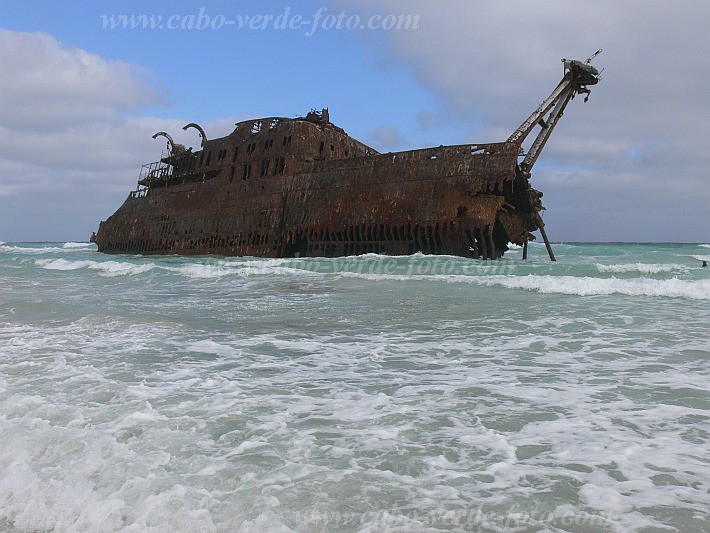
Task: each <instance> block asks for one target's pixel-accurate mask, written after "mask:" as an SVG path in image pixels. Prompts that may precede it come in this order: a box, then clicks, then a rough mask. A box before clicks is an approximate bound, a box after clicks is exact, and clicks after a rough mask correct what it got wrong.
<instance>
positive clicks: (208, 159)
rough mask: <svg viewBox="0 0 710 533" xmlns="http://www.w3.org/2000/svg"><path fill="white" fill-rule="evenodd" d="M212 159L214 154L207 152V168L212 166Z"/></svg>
mask: <svg viewBox="0 0 710 533" xmlns="http://www.w3.org/2000/svg"><path fill="white" fill-rule="evenodd" d="M210 159H212V152H207V162H206V163H205V166H210Z"/></svg>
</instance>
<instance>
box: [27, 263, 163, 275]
mask: <svg viewBox="0 0 710 533" xmlns="http://www.w3.org/2000/svg"><path fill="white" fill-rule="evenodd" d="M35 263H36V264H37V266H40V267H42V268H46V269H47V270H79V269H82V268H88V269H91V270H98V271H99V273H100V274H101V275H104V276H109V277H113V276H130V275H136V274H143V273H144V272H148V271H149V270H152V269H153V268H155V264H153V263H146V264H142V265H136V264H133V263H123V262H119V261H105V262H98V261H68V260H66V259H38V260H37V261H36V262H35Z"/></svg>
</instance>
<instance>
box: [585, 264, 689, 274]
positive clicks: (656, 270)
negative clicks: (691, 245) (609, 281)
mask: <svg viewBox="0 0 710 533" xmlns="http://www.w3.org/2000/svg"><path fill="white" fill-rule="evenodd" d="M594 266H595V267H596V269H597V270H598V271H599V272H640V273H641V274H660V273H661V272H673V271H674V270H680V271H683V272H684V271H687V270H688V269H687V267H685V266H684V265H679V264H666V265H661V264H648V263H628V264H620V265H603V264H601V263H596V264H595V265H594Z"/></svg>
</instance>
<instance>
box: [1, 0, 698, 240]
mask: <svg viewBox="0 0 710 533" xmlns="http://www.w3.org/2000/svg"><path fill="white" fill-rule="evenodd" d="M121 15H125V16H126V17H133V19H132V20H133V21H135V23H136V26H135V27H133V28H130V27H124V26H123V25H122V24H123V21H124V20H125V21H127V23H128V24H129V25H130V21H131V19H130V18H125V19H121V18H120V16H121ZM141 16H145V18H141ZM151 17H152V18H151ZM299 17H300V19H299ZM396 17H404V18H403V19H402V20H403V25H404V26H406V25H407V22H409V27H402V28H399V29H398V28H397V27H396V24H395V25H393V22H392V21H394V20H396ZM112 21H113V24H112ZM144 21H145V26H144V25H143V22H144ZM112 25H113V26H114V27H112ZM392 25H393V26H392ZM151 26H154V27H151ZM390 26H392V27H390ZM708 28H710V2H708V1H707V0H677V1H673V2H671V1H654V0H627V1H623V2H620V1H618V0H615V1H610V0H600V1H596V2H586V1H583V0H579V1H577V0H555V1H546V0H539V1H535V2H530V1H499V0H490V1H479V0H461V1H457V0H453V1H447V2H431V1H419V0H412V1H409V2H401V1H397V0H378V1H374V0H317V1H306V0H301V1H290V2H289V1H286V2H279V1H242V2H208V1H201V2H197V3H193V2H184V1H179V0H171V1H170V2H167V1H154V2H150V3H138V2H121V1H116V2H110V1H107V2H76V1H70V0H69V1H63V2H54V1H33V0H28V1H25V2H22V3H20V2H12V3H6V4H4V5H3V9H2V11H1V12H0V241H5V242H14V241H86V240H88V238H89V236H90V234H91V232H92V231H96V230H97V229H98V226H99V222H100V221H101V220H105V219H106V218H107V217H108V216H110V215H111V214H112V213H113V212H114V211H115V210H116V209H117V208H118V207H119V206H120V205H121V203H122V202H123V201H124V200H125V198H126V196H127V195H128V192H129V191H130V190H133V189H134V188H135V187H136V182H137V179H138V173H139V170H140V167H141V165H142V164H144V163H148V162H152V161H156V160H158V159H159V157H160V153H161V150H162V149H163V148H164V139H161V138H159V139H157V140H154V139H152V138H151V136H152V135H153V134H154V133H155V132H157V131H167V132H169V133H171V134H172V135H173V137H175V140H176V141H177V142H181V143H183V144H185V145H187V146H194V147H195V148H196V149H197V148H199V138H198V137H197V133H196V131H195V130H194V129H193V130H188V132H183V131H182V126H183V125H185V124H187V123H188V122H197V123H199V124H200V125H201V126H202V127H203V128H204V129H205V131H206V133H207V136H208V138H216V137H220V136H223V135H227V134H229V133H230V132H231V131H232V130H233V128H234V124H235V123H236V122H238V121H240V120H246V119H250V118H259V117H265V116H286V117H295V116H304V115H305V114H306V113H307V112H308V111H309V110H311V109H320V108H322V107H328V108H329V110H330V118H331V121H333V122H334V123H335V124H337V125H338V126H340V127H342V128H344V129H345V131H346V132H347V133H348V134H350V135H351V136H353V137H355V138H357V139H359V140H361V141H363V142H365V143H366V144H369V145H370V146H372V147H374V148H376V149H377V150H379V151H381V152H390V151H399V150H408V149H415V148H423V147H427V146H439V145H442V144H443V145H447V144H466V143H476V142H479V143H483V142H497V141H503V140H505V139H506V138H507V137H508V136H509V135H510V134H511V133H512V132H513V131H514V130H515V129H516V128H517V127H518V125H519V124H520V123H521V122H523V120H525V118H527V116H528V115H529V114H530V113H531V112H532V111H533V110H534V109H535V108H536V107H537V106H538V105H539V104H540V102H541V101H542V100H543V99H544V98H546V97H547V95H548V94H549V93H550V92H551V91H552V89H553V88H554V87H555V86H556V85H557V83H558V82H559V80H560V79H561V77H562V74H563V71H562V68H563V67H562V63H561V61H560V60H561V59H562V58H572V59H582V60H584V59H585V58H587V57H588V56H589V55H591V54H592V53H593V52H594V51H596V50H597V49H599V48H601V49H603V52H602V54H600V55H599V56H598V57H597V58H595V60H594V65H595V66H596V67H597V68H599V69H604V70H603V72H602V81H601V82H600V83H599V84H598V85H596V86H594V87H592V93H591V95H590V98H589V101H588V102H587V103H584V102H583V98H581V97H578V98H575V99H574V100H573V101H572V102H571V103H570V105H569V106H568V107H567V110H566V111H565V114H564V117H563V118H562V119H561V121H560V123H559V125H558V126H557V128H556V130H555V131H554V132H553V134H552V137H551V139H550V141H549V142H548V144H547V145H546V147H545V149H544V150H543V152H542V155H541V156H540V158H539V159H538V161H537V163H536V165H535V168H534V169H533V176H532V178H531V179H532V183H533V185H534V187H535V188H537V189H539V190H541V191H543V192H544V198H543V201H544V204H545V206H546V208H547V211H546V213H545V216H544V219H545V223H546V229H547V233H548V235H549V237H550V239H551V240H553V241H637V242H649V241H650V242H709V241H710V235H709V234H710V217H709V216H708V205H710V187H709V185H710V179H709V178H710V170H708V169H709V168H710V149H708V139H710V120H709V119H710V98H709V96H710V90H709V89H708V87H710V37H709V34H708Z"/></svg>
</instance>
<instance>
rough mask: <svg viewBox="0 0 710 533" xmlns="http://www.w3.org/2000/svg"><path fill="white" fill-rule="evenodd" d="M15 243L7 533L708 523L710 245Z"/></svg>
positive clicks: (1, 426) (7, 397)
mask: <svg viewBox="0 0 710 533" xmlns="http://www.w3.org/2000/svg"><path fill="white" fill-rule="evenodd" d="M554 249H555V252H556V254H557V257H558V262H557V263H550V262H549V261H548V260H547V258H546V253H545V249H544V247H543V246H540V245H537V244H533V245H532V246H531V259H530V260H528V261H527V262H523V261H521V259H520V256H521V251H520V249H514V250H511V251H510V252H509V253H507V254H506V256H505V258H504V259H502V260H500V261H490V262H485V261H476V260H467V259H462V258H453V257H437V256H423V255H415V256H412V257H398V258H394V257H381V256H375V255H366V256H360V257H354V258H353V257H351V258H340V259H278V260H275V259H252V258H211V257H199V258H180V257H141V256H107V255H102V254H99V253H97V252H96V251H95V247H94V246H93V245H89V244H84V243H31V244H28V243H0V530H3V531H32V532H35V531H56V532H74V531H87V532H100V531H123V532H139V531H155V532H163V531H165V532H172V531H181V532H182V531H185V532H196V531H245V532H246V531H248V532H251V531H304V532H310V531H328V532H331V531H365V532H367V531H403V532H404V531H599V532H601V531H619V532H626V531H639V532H641V531H643V532H651V531H710V515H709V512H708V509H709V508H710V496H709V489H710V484H709V482H708V480H710V447H709V446H708V437H709V436H710V412H709V408H710V392H709V391H708V389H709V385H710V379H709V376H710V371H709V369H708V362H709V361H710V334H709V330H710V326H709V325H710V310H709V306H710V268H701V262H702V260H703V259H705V260H709V261H710V246H709V245H708V244H574V243H572V244H557V245H555V246H554Z"/></svg>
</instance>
